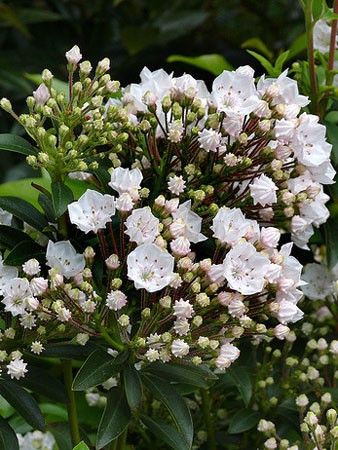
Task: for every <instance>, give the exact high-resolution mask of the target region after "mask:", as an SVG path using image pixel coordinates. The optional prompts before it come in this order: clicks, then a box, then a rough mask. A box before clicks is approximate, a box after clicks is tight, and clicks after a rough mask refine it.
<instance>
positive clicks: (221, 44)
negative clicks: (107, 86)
mask: <svg viewBox="0 0 338 450" xmlns="http://www.w3.org/2000/svg"><path fill="white" fill-rule="evenodd" d="M303 33H304V29H303V17H302V12H301V10H300V7H299V6H298V2H296V1H295V0H174V1H167V0H93V1H88V0H15V1H14V0H13V1H0V46H1V47H0V48H1V51H0V92H1V97H2V96H5V97H8V98H10V99H11V101H12V103H13V105H14V109H15V110H16V111H17V112H22V111H23V110H24V109H25V102H24V99H25V97H26V96H27V95H29V94H30V93H31V92H32V90H33V89H34V83H33V82H32V81H31V80H30V79H29V78H28V77H27V74H36V73H40V72H41V71H42V69H44V68H49V69H50V70H51V71H52V72H53V73H54V75H55V76H56V77H57V78H60V79H64V77H65V76H66V68H65V58H64V53H65V51H66V50H68V49H69V48H71V47H72V46H73V45H74V44H78V45H79V46H80V48H81V50H82V53H83V55H84V58H85V59H89V60H91V61H92V62H93V63H95V62H97V61H98V60H100V59H102V58H103V57H104V56H108V57H110V58H111V61H112V63H111V66H112V76H113V78H115V79H118V80H120V81H121V83H122V85H126V84H128V83H130V82H131V81H137V80H138V74H139V72H140V70H141V69H142V67H143V66H145V65H146V66H148V67H149V68H150V69H156V68H159V67H163V68H164V69H166V70H168V71H171V70H174V71H175V72H176V73H178V74H180V73H183V72H184V71H189V72H190V73H192V75H193V76H195V77H199V78H202V77H203V79H205V80H206V81H207V83H209V84H210V83H211V80H212V77H213V76H212V74H210V73H209V72H206V71H204V70H203V69H201V68H199V67H196V66H195V67H192V66H190V65H187V64H186V63H184V62H178V61H176V62H169V61H168V57H169V56H170V55H173V54H175V55H176V54H178V55H184V56H199V55H203V54H219V55H222V56H223V57H224V58H225V59H224V60H222V61H221V64H222V65H223V66H224V68H226V67H229V65H232V66H234V67H237V66H239V65H242V64H247V63H248V64H251V65H253V66H254V67H256V68H257V70H258V73H262V67H261V66H260V64H259V63H258V62H257V61H256V60H255V59H254V58H253V57H252V56H251V55H249V54H248V53H247V51H246V49H245V48H244V47H246V48H251V49H253V50H256V51H258V52H259V53H260V54H263V55H264V56H265V57H266V58H267V59H269V60H271V61H275V59H276V57H277V56H278V55H279V54H280V53H281V52H282V51H283V50H285V49H286V48H289V47H290V46H291V45H292V44H294V48H296V53H297V52H298V53H299V52H301V51H302V50H303V49H304V39H303V38H302V35H303ZM297 38H298V39H297ZM174 59H175V58H172V59H171V60H170V59H169V60H170V61H172V60H174ZM176 59H177V58H176ZM217 64H218V67H220V66H219V62H218V61H217ZM216 71H217V69H216ZM13 127H14V128H13ZM15 127H16V125H14V124H13V121H12V120H11V118H10V117H9V116H8V115H6V114H5V113H3V112H1V113H0V132H10V131H14V132H19V133H20V130H18V129H16V128H15ZM0 161H1V163H0V167H1V171H0V182H4V181H8V180H13V179H18V178H22V177H25V176H30V175H33V174H32V173H31V169H29V168H28V167H27V166H26V164H25V163H24V162H23V161H22V158H20V157H19V156H16V155H14V154H13V155H11V154H8V153H6V154H4V153H3V152H0Z"/></svg>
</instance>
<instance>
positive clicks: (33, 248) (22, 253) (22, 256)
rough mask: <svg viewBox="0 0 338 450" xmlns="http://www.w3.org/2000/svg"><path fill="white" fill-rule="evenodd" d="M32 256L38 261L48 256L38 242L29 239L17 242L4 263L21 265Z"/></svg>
mask: <svg viewBox="0 0 338 450" xmlns="http://www.w3.org/2000/svg"><path fill="white" fill-rule="evenodd" d="M31 258H35V259H37V260H38V261H41V260H44V259H45V258H46V252H45V251H44V250H43V248H42V247H41V246H40V245H39V244H37V243H36V242H34V241H32V240H29V241H27V240H26V241H23V242H20V243H19V244H17V245H16V246H15V247H14V248H13V249H12V250H11V251H10V252H9V253H8V255H7V256H6V258H5V260H4V263H5V264H7V265H8V266H20V265H21V264H23V263H24V262H26V261H28V260H29V259H31Z"/></svg>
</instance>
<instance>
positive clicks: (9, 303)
mask: <svg viewBox="0 0 338 450" xmlns="http://www.w3.org/2000/svg"><path fill="white" fill-rule="evenodd" d="M34 300H35V301H37V300H36V299H35V298H34V297H33V296H32V292H31V289H30V285H29V281H28V280H27V279H26V278H13V279H11V280H8V281H7V283H6V284H5V286H4V288H3V300H2V303H3V304H4V305H5V311H7V312H10V313H11V314H12V316H18V315H22V314H24V313H25V312H26V309H27V308H28V307H29V305H30V303H32V304H35V301H34Z"/></svg>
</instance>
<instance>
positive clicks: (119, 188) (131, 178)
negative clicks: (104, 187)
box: [108, 167, 143, 194]
mask: <svg viewBox="0 0 338 450" xmlns="http://www.w3.org/2000/svg"><path fill="white" fill-rule="evenodd" d="M142 180H143V175H142V172H141V171H140V169H139V168H138V167H136V169H124V168H123V167H117V168H116V169H114V170H113V173H112V174H111V180H110V182H109V183H108V184H109V186H110V187H112V188H113V189H114V190H115V191H116V192H118V193H119V194H124V193H128V194H129V193H131V192H133V191H135V190H137V189H140V188H141V181H142Z"/></svg>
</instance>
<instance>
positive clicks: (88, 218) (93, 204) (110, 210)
mask: <svg viewBox="0 0 338 450" xmlns="http://www.w3.org/2000/svg"><path fill="white" fill-rule="evenodd" d="M68 212H69V219H70V221H71V223H73V224H74V225H76V226H77V227H78V228H79V229H80V230H81V231H83V232H84V233H89V232H90V231H93V232H94V233H97V232H98V231H99V230H100V229H103V228H105V226H106V224H107V223H108V222H110V221H111V216H113V215H114V214H115V199H114V197H113V196H111V195H103V194H101V193H100V192H97V191H93V190H91V189H88V190H87V191H86V192H85V193H84V194H83V195H82V196H81V197H80V198H79V200H77V201H76V202H73V203H71V204H70V205H68Z"/></svg>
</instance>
